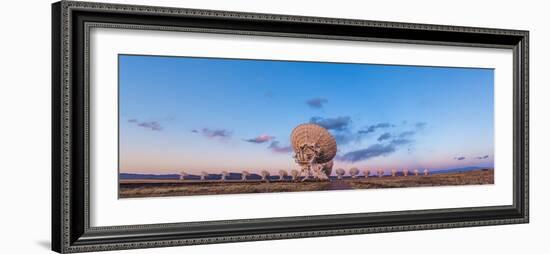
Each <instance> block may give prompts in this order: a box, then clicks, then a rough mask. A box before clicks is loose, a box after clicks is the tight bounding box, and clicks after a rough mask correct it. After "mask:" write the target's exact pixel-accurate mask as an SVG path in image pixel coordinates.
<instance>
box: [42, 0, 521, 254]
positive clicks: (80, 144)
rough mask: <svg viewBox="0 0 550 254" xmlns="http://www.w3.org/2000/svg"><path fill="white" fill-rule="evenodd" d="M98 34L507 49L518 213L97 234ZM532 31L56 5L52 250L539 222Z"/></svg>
mask: <svg viewBox="0 0 550 254" xmlns="http://www.w3.org/2000/svg"><path fill="white" fill-rule="evenodd" d="M91 27H116V28H125V29H152V30H172V31H198V32H210V33H237V34H249V35H260V36H265V35H269V36H283V37H302V38H303V37H305V38H324V39H336V40H362V41H381V42H399V43H412V44H428V45H459V46H469V47H485V48H506V49H512V50H513V54H514V63H513V66H514V76H513V78H514V80H513V84H514V104H513V105H514V106H513V118H514V123H513V125H514V137H513V139H514V153H513V154H514V158H513V163H514V165H513V168H514V197H513V200H514V202H513V205H511V206H492V207H467V208H457V209H435V210H416V211H402V212H380V213H358V214H342V215H320V216H300V217H285V218H266V219H245V220H230V221H212V222H192V223H173V224H150V225H131V226H114V227H90V225H89V213H88V212H89V193H88V183H89V182H88V173H89V171H88V113H89V112H88V106H89V105H88V104H89V102H88V89H89V86H88V80H87V79H88V65H87V64H88V63H87V61H88V46H89V42H88V31H89V29H90V28H91ZM528 38H529V32H528V31H518V30H503V29H489V28H474V27H457V26H441V25H426V24H411V23H395V22H380V21H365V20H350V19H333V18H319V17H303V16H286V15H273V14H257V13H241V12H226V11H210V10H196V9H178V8H165V7H151V6H134V5H120V4H104V3H87V2H71V1H62V2H57V3H54V4H53V5H52V249H53V250H54V251H57V252H63V253H70V252H85V251H101V250H115V249H132V248H149V247H164V246H178V245H192V244H208V243H222V242H237V241H258V240H273V239H285V238H300V237H318V236H332V235H344V234H364V233H375V232H393V231H404V230H421V229H438V228H453V227H471V226H484V225H499V224H514V223H527V222H528V221H529V212H528V211H529V206H528V204H529V185H528V182H529V179H528V168H529V164H528V163H529V160H528V158H529V155H528V150H529V149H528V148H529V147H528V145H529V136H528V129H529V121H528V113H529V111H528V99H529V97H528V95H529V92H528V72H529V51H528Z"/></svg>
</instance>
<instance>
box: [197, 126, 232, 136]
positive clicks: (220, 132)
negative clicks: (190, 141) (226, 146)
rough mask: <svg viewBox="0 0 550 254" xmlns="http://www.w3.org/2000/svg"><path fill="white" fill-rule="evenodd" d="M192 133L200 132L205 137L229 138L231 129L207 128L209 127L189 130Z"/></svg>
mask: <svg viewBox="0 0 550 254" xmlns="http://www.w3.org/2000/svg"><path fill="white" fill-rule="evenodd" d="M191 132H193V133H200V134H202V135H203V136H205V137H207V138H221V139H225V138H230V137H231V135H232V134H233V132H232V131H229V130H226V129H209V128H202V129H201V130H197V129H193V130H191Z"/></svg>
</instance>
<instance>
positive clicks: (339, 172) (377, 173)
mask: <svg viewBox="0 0 550 254" xmlns="http://www.w3.org/2000/svg"><path fill="white" fill-rule="evenodd" d="M359 172H360V170H359V169H358V168H351V169H350V170H349V172H348V173H349V175H350V176H351V178H358V177H360V174H359ZM385 172H386V171H385V170H383V169H379V170H370V169H366V170H363V177H364V178H368V177H370V176H374V177H383V176H384V175H385ZM335 173H336V176H337V178H338V179H342V178H343V177H344V175H346V170H345V169H343V168H339V169H336V171H335ZM390 173H391V176H392V177H396V176H397V175H398V173H401V175H402V176H409V175H414V176H420V175H424V176H428V175H430V170H429V169H424V170H422V171H420V170H418V169H414V170H412V171H409V170H408V169H403V170H401V171H398V170H397V169H392V170H391V171H390ZM188 175H189V174H188V173H186V172H181V173H180V180H183V179H184V178H185V177H186V176H188ZM208 175H210V173H208V172H205V171H203V172H201V174H200V180H201V181H204V180H206V177H208ZM250 175H251V174H250V172H249V171H246V170H245V171H242V172H241V180H242V181H246V180H248V179H247V177H248V176H250ZM227 176H229V172H227V171H222V172H221V180H222V181H225V180H226V179H227ZM260 176H261V177H262V178H261V180H262V181H268V180H269V177H270V176H271V173H269V171H267V170H262V171H261V172H260ZM287 176H289V173H288V172H287V171H286V170H279V180H281V181H282V180H285V177H287ZM299 176H300V171H298V170H295V169H293V170H291V171H290V177H291V179H292V180H298V179H299Z"/></svg>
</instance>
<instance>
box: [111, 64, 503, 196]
mask: <svg viewBox="0 0 550 254" xmlns="http://www.w3.org/2000/svg"><path fill="white" fill-rule="evenodd" d="M118 64H119V68H118V69H119V73H118V75H119V84H118V85H119V108H118V114H119V123H118V128H119V151H118V153H119V162H118V177H119V188H118V196H119V198H146V197H167V196H192V195H218V194H240V193H273V192H298V191H341V190H353V189H379V188H403V191H407V189H406V187H431V188H433V190H434V191H437V189H438V188H441V187H442V186H457V185H484V184H494V170H495V168H494V70H493V69H484V68H457V67H443V66H403V65H382V64H364V63H332V62H306V61H282V60H252V59H226V58H202V57H182V56H147V55H119V57H118Z"/></svg>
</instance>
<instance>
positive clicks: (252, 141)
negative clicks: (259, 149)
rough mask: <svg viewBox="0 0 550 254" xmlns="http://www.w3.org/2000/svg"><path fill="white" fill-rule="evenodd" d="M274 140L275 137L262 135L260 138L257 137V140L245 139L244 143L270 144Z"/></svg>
mask: <svg viewBox="0 0 550 254" xmlns="http://www.w3.org/2000/svg"><path fill="white" fill-rule="evenodd" d="M273 139H275V137H273V136H269V135H266V134H262V135H260V136H257V137H255V138H250V139H245V140H244V141H246V142H250V143H256V144H261V143H265V142H269V141H271V140H273Z"/></svg>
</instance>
